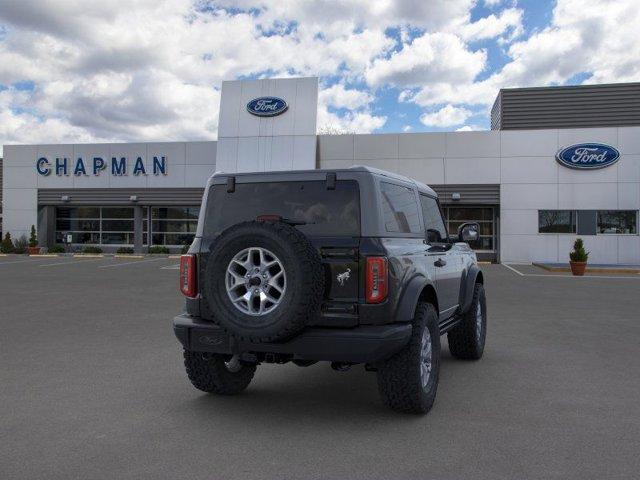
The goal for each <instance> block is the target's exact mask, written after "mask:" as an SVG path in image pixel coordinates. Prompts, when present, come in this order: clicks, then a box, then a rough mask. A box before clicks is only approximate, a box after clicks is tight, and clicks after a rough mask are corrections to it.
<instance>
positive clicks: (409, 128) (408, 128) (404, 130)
mask: <svg viewBox="0 0 640 480" xmlns="http://www.w3.org/2000/svg"><path fill="white" fill-rule="evenodd" d="M411 130H413V127H412V126H411V125H405V126H404V127H402V131H403V132H410V131H411Z"/></svg>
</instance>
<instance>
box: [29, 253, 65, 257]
mask: <svg viewBox="0 0 640 480" xmlns="http://www.w3.org/2000/svg"><path fill="white" fill-rule="evenodd" d="M29 256H30V257H36V258H55V257H58V256H59V255H58V254H57V253H39V254H38V255H29Z"/></svg>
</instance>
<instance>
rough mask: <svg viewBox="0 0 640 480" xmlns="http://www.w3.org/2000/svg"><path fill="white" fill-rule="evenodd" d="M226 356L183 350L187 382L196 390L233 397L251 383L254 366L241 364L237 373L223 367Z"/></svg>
mask: <svg viewBox="0 0 640 480" xmlns="http://www.w3.org/2000/svg"><path fill="white" fill-rule="evenodd" d="M226 360H228V355H220V354H216V353H204V352H192V351H189V350H184V366H185V368H186V370H187V376H188V377H189V380H190V381H191V383H192V384H193V386H194V387H196V388H197V389H198V390H202V391H203V392H207V393H217V394H219V395H235V394H237V393H240V392H242V391H243V390H244V389H245V388H247V387H248V386H249V383H251V379H252V378H253V375H254V374H255V373H256V366H255V365H249V364H243V365H242V366H241V367H240V369H239V370H238V371H234V372H232V371H230V370H229V369H228V368H227V366H226V365H225V361H226Z"/></svg>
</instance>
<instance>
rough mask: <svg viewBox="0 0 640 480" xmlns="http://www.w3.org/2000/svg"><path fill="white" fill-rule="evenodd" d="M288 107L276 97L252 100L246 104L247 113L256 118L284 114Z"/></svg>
mask: <svg viewBox="0 0 640 480" xmlns="http://www.w3.org/2000/svg"><path fill="white" fill-rule="evenodd" d="M288 107H289V106H288V105H287V102H285V101H284V100H283V99H281V98H278V97H260V98H254V99H253V100H251V101H250V102H249V103H247V111H248V112H249V113H250V114H252V115H257V116H258V117H275V116H276V115H280V114H281V113H284V112H285V111H286V110H287V108H288Z"/></svg>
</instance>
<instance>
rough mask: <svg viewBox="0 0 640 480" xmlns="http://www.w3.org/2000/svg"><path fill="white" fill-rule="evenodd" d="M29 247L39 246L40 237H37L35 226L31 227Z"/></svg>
mask: <svg viewBox="0 0 640 480" xmlns="http://www.w3.org/2000/svg"><path fill="white" fill-rule="evenodd" d="M29 246H30V247H37V246H38V236H37V235H36V227H35V225H31V235H29Z"/></svg>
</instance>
